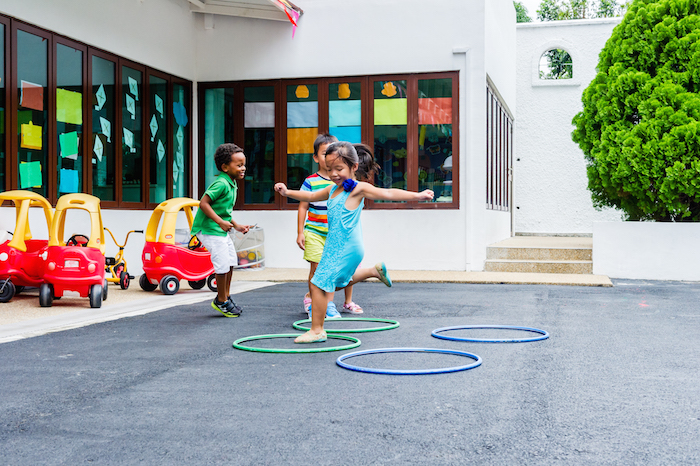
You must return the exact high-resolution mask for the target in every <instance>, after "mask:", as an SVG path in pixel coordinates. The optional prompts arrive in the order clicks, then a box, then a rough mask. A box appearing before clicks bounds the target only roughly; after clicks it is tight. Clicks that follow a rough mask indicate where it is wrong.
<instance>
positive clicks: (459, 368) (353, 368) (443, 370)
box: [335, 348, 481, 375]
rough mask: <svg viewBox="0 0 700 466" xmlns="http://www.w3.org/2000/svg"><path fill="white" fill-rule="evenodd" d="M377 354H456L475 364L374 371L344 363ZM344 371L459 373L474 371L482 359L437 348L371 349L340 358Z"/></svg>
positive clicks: (474, 355) (392, 373)
mask: <svg viewBox="0 0 700 466" xmlns="http://www.w3.org/2000/svg"><path fill="white" fill-rule="evenodd" d="M377 353H444V354H456V355H457V356H464V357H467V358H471V359H474V362H473V363H471V364H467V365H465V366H454V367H443V368H440V369H419V370H414V371H411V370H406V371H404V370H393V369H372V368H369V367H360V366H352V365H350V364H348V363H345V362H343V361H344V360H345V359H348V358H354V357H356V356H362V355H365V354H377ZM335 362H336V364H338V365H339V366H340V367H342V368H343V369H348V370H351V371H357V372H368V373H370V374H391V375H423V374H445V373H447V372H458V371H466V370H469V369H474V368H475V367H478V366H480V365H481V358H480V357H479V356H477V355H476V354H472V353H467V352H466V351H457V350H448V349H435V348H380V349H370V350H364V351H356V352H354V353H348V354H344V355H342V356H340V357H339V358H338V359H337V360H336V361H335Z"/></svg>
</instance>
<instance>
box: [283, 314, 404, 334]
mask: <svg viewBox="0 0 700 466" xmlns="http://www.w3.org/2000/svg"><path fill="white" fill-rule="evenodd" d="M326 322H379V323H384V324H389V325H385V326H383V327H371V328H349V329H329V328H325V329H324V330H325V331H326V333H367V332H381V331H382V330H391V329H395V328H397V327H398V326H399V322H398V321H397V320H391V319H373V318H369V317H341V318H339V319H326ZM309 323H311V319H303V320H297V321H296V322H294V323H293V324H292V326H293V327H294V328H295V329H297V330H304V331H307V330H310V327H304V326H302V325H301V324H309Z"/></svg>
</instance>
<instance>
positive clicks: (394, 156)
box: [374, 81, 408, 202]
mask: <svg viewBox="0 0 700 466" xmlns="http://www.w3.org/2000/svg"><path fill="white" fill-rule="evenodd" d="M406 88H407V86H406V81H375V82H374V156H375V159H376V160H377V163H378V164H379V166H380V172H379V173H378V174H377V180H376V181H377V185H378V186H380V187H382V188H397V189H406V187H407V183H406V170H407V168H408V167H407V160H406V159H407V155H408V150H407V145H406V137H407V136H406V132H407V122H408V98H407V94H406ZM375 202H382V201H375Z"/></svg>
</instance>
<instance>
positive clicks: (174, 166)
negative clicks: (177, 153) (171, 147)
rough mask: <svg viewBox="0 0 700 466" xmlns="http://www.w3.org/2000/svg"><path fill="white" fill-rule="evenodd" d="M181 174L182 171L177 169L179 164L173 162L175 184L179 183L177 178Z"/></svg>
mask: <svg viewBox="0 0 700 466" xmlns="http://www.w3.org/2000/svg"><path fill="white" fill-rule="evenodd" d="M179 174H180V170H178V168H177V162H175V160H173V183H177V178H178V175H179Z"/></svg>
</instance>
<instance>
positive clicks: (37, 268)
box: [0, 191, 53, 303]
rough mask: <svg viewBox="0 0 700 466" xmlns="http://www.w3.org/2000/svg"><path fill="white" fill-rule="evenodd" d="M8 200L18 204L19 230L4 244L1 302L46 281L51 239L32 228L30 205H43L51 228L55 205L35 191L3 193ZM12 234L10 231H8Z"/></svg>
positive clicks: (0, 262) (0, 251) (0, 257)
mask: <svg viewBox="0 0 700 466" xmlns="http://www.w3.org/2000/svg"><path fill="white" fill-rule="evenodd" d="M4 201H10V202H13V203H14V205H15V229H14V232H12V238H10V239H7V240H5V241H1V242H0V243H1V244H0V303H6V302H8V301H9V300H11V299H12V297H13V296H14V295H15V294H17V293H20V292H21V291H22V290H23V289H24V287H25V286H35V287H38V286H40V285H41V284H42V283H43V282H44V260H43V258H42V257H41V256H42V255H43V254H44V253H45V252H46V248H47V247H48V244H49V240H48V239H34V238H33V237H32V232H31V230H30V228H29V208H30V207H41V208H42V209H43V211H44V217H45V218H46V228H47V230H48V229H49V228H50V226H51V221H52V220H53V212H52V210H51V204H50V203H49V201H47V200H46V199H44V197H43V196H41V195H39V194H36V193H34V192H32V191H7V192H4V193H0V205H1V204H2V203H3V202H4ZM8 233H9V232H8Z"/></svg>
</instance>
